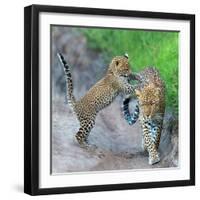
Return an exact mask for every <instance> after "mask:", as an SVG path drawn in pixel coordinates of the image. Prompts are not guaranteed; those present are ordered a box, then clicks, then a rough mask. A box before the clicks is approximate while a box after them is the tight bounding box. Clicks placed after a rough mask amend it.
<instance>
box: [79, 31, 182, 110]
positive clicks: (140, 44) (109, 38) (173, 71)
mask: <svg viewBox="0 0 200 200" xmlns="http://www.w3.org/2000/svg"><path fill="white" fill-rule="evenodd" d="M80 30H81V31H82V32H83V33H84V34H85V35H86V37H87V39H88V43H89V46H90V47H91V48H94V49H96V50H98V51H101V52H103V53H104V54H105V58H107V61H108V62H109V60H110V57H113V56H116V55H124V53H125V52H127V53H128V55H129V60H130V64H131V67H132V70H133V71H134V72H138V71H140V70H142V69H143V68H144V67H146V66H155V67H156V68H158V70H159V71H160V74H161V76H162V78H163V79H164V81H165V84H166V90H167V97H166V104H167V106H170V107H172V108H174V109H175V111H178V32H161V31H160V32H159V31H141V30H122V29H97V28H95V29H94V28H84V29H82V28H81V29H80ZM108 58H109V59H108Z"/></svg>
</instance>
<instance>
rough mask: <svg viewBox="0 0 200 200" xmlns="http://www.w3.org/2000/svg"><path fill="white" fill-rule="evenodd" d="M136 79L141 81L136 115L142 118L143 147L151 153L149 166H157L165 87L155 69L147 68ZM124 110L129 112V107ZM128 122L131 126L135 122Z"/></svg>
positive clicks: (138, 88) (136, 91)
mask: <svg viewBox="0 0 200 200" xmlns="http://www.w3.org/2000/svg"><path fill="white" fill-rule="evenodd" d="M134 78H135V79H136V80H138V81H139V84H138V86H137V88H136V89H135V94H136V96H137V100H138V105H139V108H140V114H139V112H136V113H137V114H138V115H139V116H140V117H139V118H140V122H141V125H142V130H143V140H142V143H143V144H142V146H143V149H144V150H147V151H148V153H149V164H155V163H157V162H159V161H160V157H159V154H158V147H159V143H160V136H161V130H162V124H163V117H164V111H165V87H164V83H163V81H162V80H161V78H160V75H159V72H158V71H157V70H156V69H155V68H153V67H147V68H146V69H144V70H143V71H142V72H140V73H139V74H137V75H135V77H134ZM124 101H126V99H125V100H124ZM128 102H129V101H128ZM123 110H128V106H127V105H126V106H125V107H123ZM127 113H128V116H129V118H130V117H132V116H135V113H134V114H130V113H129V110H128V112H127ZM132 118H133V117H132ZM125 119H126V120H127V118H126V117H125ZM127 121H128V123H129V124H130V125H132V124H133V123H134V122H135V120H131V121H129V120H127Z"/></svg>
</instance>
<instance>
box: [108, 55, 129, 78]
mask: <svg viewBox="0 0 200 200" xmlns="http://www.w3.org/2000/svg"><path fill="white" fill-rule="evenodd" d="M108 72H109V73H112V74H114V76H116V77H124V78H128V77H130V76H131V74H132V72H131V69H130V65H129V62H128V55H127V54H125V55H124V56H116V57H114V58H113V59H112V61H111V63H110V65H109V68H108Z"/></svg>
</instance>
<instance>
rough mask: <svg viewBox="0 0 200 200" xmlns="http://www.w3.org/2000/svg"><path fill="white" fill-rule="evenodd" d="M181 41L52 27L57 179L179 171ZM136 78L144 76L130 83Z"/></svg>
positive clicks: (167, 35)
mask: <svg viewBox="0 0 200 200" xmlns="http://www.w3.org/2000/svg"><path fill="white" fill-rule="evenodd" d="M178 41H179V33H178V32H170V31H149V30H134V29H133V30H132V29H130V30H127V29H114V28H113V29H111V28H107V29H106V28H92V27H90V28H87V27H67V26H58V25H52V26H51V51H52V54H51V55H52V58H51V59H52V60H51V76H52V79H51V80H52V93H51V94H52V104H51V106H52V113H51V114H52V116H51V117H52V127H51V128H52V129H51V131H52V173H53V174H54V173H67V172H87V171H107V170H128V169H152V168H153V169H155V168H171V167H178V143H179V140H178V56H179V55H178V49H179V46H178V45H179V43H178ZM61 52H62V57H63V59H65V61H64V62H66V63H67V64H66V65H67V70H69V72H68V71H67V73H69V74H70V76H69V77H68V75H66V72H65V68H64V69H63V67H65V66H63V63H62V60H61V61H60V58H59V56H58V53H61ZM126 56H127V57H126ZM115 62H119V64H118V65H119V66H120V65H121V66H120V68H119V72H118V71H117V72H116V74H114V73H113V72H112V71H111V72H109V70H110V68H115V67H116V66H114V65H116V63H115ZM120 62H121V63H120ZM123 65H124V66H123ZM126 67H129V71H128V72H127V71H126V70H127V69H128V68H127V69H126ZM111 70H113V71H114V70H115V69H111ZM123 70H124V72H123ZM117 73H119V75H118V74H117ZM120 73H121V74H120ZM126 73H127V77H125V78H124V77H122V76H124V75H126ZM131 74H132V75H134V74H135V76H136V75H137V76H141V77H140V78H138V77H136V78H135V77H134V78H133V81H132V84H131V80H130V81H126V79H127V80H128V79H131V77H130V76H131ZM112 76H113V77H112ZM122 78H123V79H124V80H125V81H126V82H125V84H124V86H123V85H122V84H123V83H121V80H122ZM137 79H140V80H137ZM149 79H150V80H149ZM128 82H130V83H128ZM112 84H115V85H116V86H115V85H114V87H118V88H116V89H115V90H116V91H114V92H112V90H114V89H113V87H112ZM126 84H130V87H133V89H131V90H130V92H129V91H124V90H125V89H124V90H123V88H122V87H127V86H126ZM121 85H122V86H121ZM128 86H129V85H128ZM107 90H110V91H107ZM135 93H138V97H137V94H135ZM128 95H130V97H127V96H128ZM128 101H129V102H128ZM145 101H146V102H145ZM165 105H166V106H165ZM99 107H101V108H99ZM129 109H130V112H129ZM93 110H94V111H93ZM134 114H135V115H134ZM134 120H135V121H134ZM134 122H135V123H134ZM84 129H85V130H84ZM146 132H147V133H146ZM79 136H80V139H79ZM81 136H82V137H81ZM147 137H149V138H148V139H147ZM146 140H150V141H146ZM159 140H160V141H159ZM147 142H149V143H150V144H147ZM151 143H152V144H151ZM154 144H155V147H154ZM148 145H149V146H148ZM151 145H152V146H151ZM145 148H146V149H145ZM151 148H152V149H151ZM154 148H155V149H154ZM151 151H156V152H151ZM154 154H155V155H154Z"/></svg>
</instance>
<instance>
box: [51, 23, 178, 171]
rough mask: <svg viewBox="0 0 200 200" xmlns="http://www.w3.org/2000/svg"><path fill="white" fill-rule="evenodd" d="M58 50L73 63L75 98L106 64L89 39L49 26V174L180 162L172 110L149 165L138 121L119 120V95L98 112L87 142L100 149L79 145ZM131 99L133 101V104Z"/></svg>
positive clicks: (160, 165) (132, 107) (73, 32)
mask: <svg viewBox="0 0 200 200" xmlns="http://www.w3.org/2000/svg"><path fill="white" fill-rule="evenodd" d="M57 51H62V52H63V54H64V55H65V56H66V58H67V60H68V62H69V63H70V65H71V66H72V67H71V71H72V77H73V83H74V95H75V97H76V98H77V99H78V98H80V97H81V96H83V95H84V94H85V93H86V91H87V90H88V89H89V88H90V87H91V86H92V85H94V84H95V83H96V82H97V80H99V79H100V78H101V77H102V76H103V75H104V73H105V72H106V69H107V65H108V63H105V60H104V59H103V56H102V54H101V53H100V52H94V51H93V50H91V49H89V48H88V44H87V39H86V38H85V37H84V36H83V35H82V34H81V33H80V32H79V31H78V30H76V29H73V28H67V27H55V26H54V27H52V66H51V67H52V173H67V172H84V171H102V170H117V169H120V170H122V169H148V168H166V167H176V166H178V127H177V121H176V119H175V118H174V117H173V115H172V114H171V112H170V111H169V110H170V109H168V110H167V111H166V114H165V119H164V128H163V132H162V136H161V143H160V147H159V152H160V156H161V161H160V162H159V163H158V164H155V165H153V166H151V165H149V164H148V155H147V153H144V152H143V151H142V148H141V137H142V130H141V127H140V124H139V122H137V123H136V124H135V125H134V126H129V125H128V124H127V123H126V122H125V120H124V119H123V116H122V112H121V104H122V98H123V97H122V96H119V97H117V98H116V99H115V101H114V102H113V103H112V104H111V105H110V106H108V107H107V108H105V109H104V110H102V111H101V112H100V113H99V114H98V116H97V119H96V124H95V127H94V128H93V129H92V131H91V134H90V136H89V142H90V143H91V144H94V145H95V146H97V147H98V148H97V149H93V148H92V149H89V150H86V149H84V148H81V147H80V146H79V145H78V143H77V142H76V140H75V137H74V136H75V134H76V132H77V131H78V129H79V122H78V121H77V119H76V117H75V115H74V114H73V113H72V111H71V110H70V108H69V106H68V105H67V103H66V100H65V80H64V76H63V70H62V68H61V66H60V64H59V62H58V59H57V57H56V53H57ZM134 104H135V102H134V100H133V101H132V102H131V105H130V107H131V109H134Z"/></svg>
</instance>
